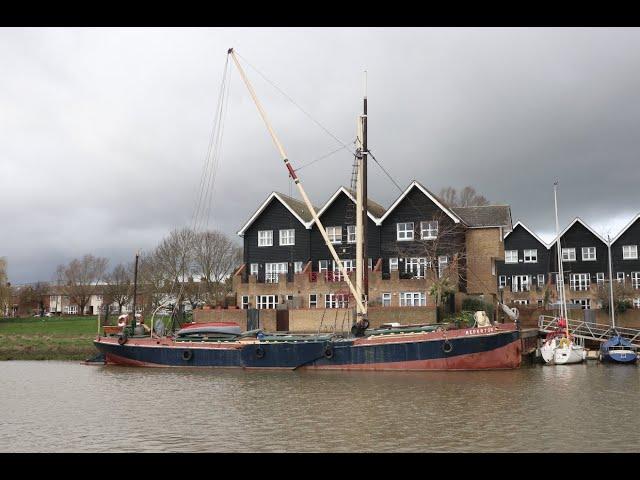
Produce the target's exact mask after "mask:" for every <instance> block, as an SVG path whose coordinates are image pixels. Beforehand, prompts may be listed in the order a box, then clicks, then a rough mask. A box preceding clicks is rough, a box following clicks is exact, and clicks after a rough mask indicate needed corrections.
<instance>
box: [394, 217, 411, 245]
mask: <svg viewBox="0 0 640 480" xmlns="http://www.w3.org/2000/svg"><path fill="white" fill-rule="evenodd" d="M414 234H415V232H414V225H413V222H400V223H396V240H397V241H399V242H408V241H411V240H413V236H414Z"/></svg>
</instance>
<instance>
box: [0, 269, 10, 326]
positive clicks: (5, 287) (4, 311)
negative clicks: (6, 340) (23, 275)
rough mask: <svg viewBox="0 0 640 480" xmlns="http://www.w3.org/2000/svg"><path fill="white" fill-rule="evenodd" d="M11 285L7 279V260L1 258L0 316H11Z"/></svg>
mask: <svg viewBox="0 0 640 480" xmlns="http://www.w3.org/2000/svg"><path fill="white" fill-rule="evenodd" d="M11 296H12V294H11V284H10V283H9V281H8V278H7V259H6V258H5V257H0V316H4V315H8V314H9V307H10V303H11Z"/></svg>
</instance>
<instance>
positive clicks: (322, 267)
mask: <svg viewBox="0 0 640 480" xmlns="http://www.w3.org/2000/svg"><path fill="white" fill-rule="evenodd" d="M328 270H329V260H318V272H321V273H322V272H326V271H328Z"/></svg>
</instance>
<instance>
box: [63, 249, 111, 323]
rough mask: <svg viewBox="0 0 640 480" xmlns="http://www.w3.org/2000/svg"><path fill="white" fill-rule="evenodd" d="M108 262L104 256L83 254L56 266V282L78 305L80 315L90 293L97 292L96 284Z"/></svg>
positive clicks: (103, 275) (103, 274) (82, 313)
mask: <svg viewBox="0 0 640 480" xmlns="http://www.w3.org/2000/svg"><path fill="white" fill-rule="evenodd" d="M108 263H109V261H108V260H107V259H106V258H102V257H94V256H93V255H85V256H84V257H82V258H81V259H80V260H78V259H74V260H72V261H71V262H70V263H69V264H68V265H59V266H58V269H57V275H58V282H59V284H60V286H61V288H62V290H63V292H64V294H65V295H67V296H68V297H69V298H70V299H71V300H72V301H73V302H74V303H76V304H77V305H78V306H79V307H80V314H81V315H84V309H85V307H86V306H87V304H88V303H89V300H90V299H91V295H95V294H96V293H97V285H98V283H99V282H100V281H101V280H103V279H104V277H105V271H106V269H107V264H108Z"/></svg>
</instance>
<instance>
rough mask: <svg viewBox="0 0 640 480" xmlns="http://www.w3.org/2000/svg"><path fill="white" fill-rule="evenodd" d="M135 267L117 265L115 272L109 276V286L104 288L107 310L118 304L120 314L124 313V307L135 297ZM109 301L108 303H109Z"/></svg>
mask: <svg viewBox="0 0 640 480" xmlns="http://www.w3.org/2000/svg"><path fill="white" fill-rule="evenodd" d="M132 270H133V265H132V264H130V265H127V266H125V265H123V264H122V263H120V264H118V265H116V266H115V267H114V269H113V271H112V272H111V273H110V274H109V275H108V276H107V278H106V280H107V285H105V288H104V296H105V298H104V301H103V303H104V304H106V306H107V308H109V305H110V304H112V303H117V304H118V313H122V307H123V306H124V305H126V304H127V303H128V302H129V301H130V300H131V298H132V296H133V271H132ZM107 301H108V303H107Z"/></svg>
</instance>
